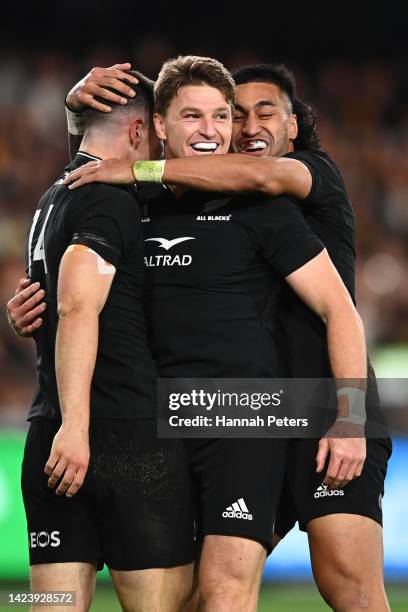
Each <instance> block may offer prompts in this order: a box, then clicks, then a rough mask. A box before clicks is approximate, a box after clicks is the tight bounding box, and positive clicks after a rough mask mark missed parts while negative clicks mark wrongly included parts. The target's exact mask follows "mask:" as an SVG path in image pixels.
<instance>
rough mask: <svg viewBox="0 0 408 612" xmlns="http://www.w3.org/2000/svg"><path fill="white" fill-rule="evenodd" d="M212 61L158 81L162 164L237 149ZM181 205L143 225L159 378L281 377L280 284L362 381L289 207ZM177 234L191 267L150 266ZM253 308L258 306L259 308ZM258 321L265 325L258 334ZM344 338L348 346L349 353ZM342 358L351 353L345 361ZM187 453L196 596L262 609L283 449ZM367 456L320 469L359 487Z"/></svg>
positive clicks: (327, 285) (169, 69) (353, 339)
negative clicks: (236, 510) (258, 476)
mask: <svg viewBox="0 0 408 612" xmlns="http://www.w3.org/2000/svg"><path fill="white" fill-rule="evenodd" d="M206 62H207V65H206V67H205V69H204V65H203V63H202V62H201V64H200V62H197V61H196V60H195V59H194V58H185V59H184V60H182V59H179V60H175V61H173V62H168V63H166V64H165V65H164V67H163V69H162V71H161V73H160V75H159V79H158V81H157V83H156V90H155V91H156V111H157V112H156V115H155V122H156V129H157V132H158V135H159V136H160V137H161V138H162V140H164V141H165V144H166V157H167V159H168V160H169V162H166V165H167V163H170V160H172V159H174V158H178V157H182V156H197V155H201V154H203V153H205V154H207V153H208V151H210V150H211V151H214V152H215V153H216V154H217V155H218V154H219V153H225V152H226V151H227V149H228V144H229V138H228V132H227V130H226V126H227V125H228V112H227V111H229V104H228V103H231V102H232V93H231V91H230V86H231V84H230V86H229V87H228V86H227V83H226V82H225V79H224V82H223V81H222V79H221V81H219V80H215V78H214V76H213V75H212V72H211V65H209V60H206ZM194 65H195V70H193V66H194ZM200 66H201V68H200ZM289 123H290V126H289V131H288V133H287V134H286V136H287V137H288V140H294V138H295V137H296V134H297V127H296V121H295V119H294V117H292V116H291V118H290V122H289ZM217 159H218V157H217ZM166 165H165V166H164V171H166ZM160 167H161V166H158V168H160ZM94 168H95V165H93V166H92V169H94ZM97 169H99V165H98V167H97ZM138 170H140V176H137V178H141V177H142V172H143V166H139V168H137V169H136V175H137V172H138ZM91 175H92V173H89V174H87V171H85V172H84V173H78V172H74V173H73V174H72V175H71V177H70V179H69V180H70V181H73V182H74V184H75V181H76V184H77V185H80V184H81V181H84V182H87V180H92V178H90V177H91ZM80 176H81V178H79V177H80ZM143 177H144V178H146V175H145V174H143ZM93 178H95V177H93ZM110 178H111V177H110ZM175 193H177V192H175ZM178 195H179V197H178V198H177V197H175V196H174V195H173V194H172V192H171V191H169V190H163V192H162V194H161V196H160V197H158V198H156V199H155V201H154V202H152V203H149V206H148V218H147V219H146V221H148V222H146V223H145V224H144V229H145V235H146V236H147V239H146V244H145V248H146V262H147V273H148V276H147V283H148V292H147V293H148V302H147V303H148V313H149V318H150V319H151V334H152V340H153V349H154V355H155V357H156V359H157V362H158V366H159V371H160V373H161V374H162V375H163V376H167V377H169V376H170V377H171V376H201V377H202V376H204V377H206V376H242V373H243V372H244V373H245V374H246V375H247V376H248V377H257V376H273V375H274V374H275V375H276V371H277V370H276V356H275V354H274V346H273V342H272V338H271V337H270V335H269V332H268V331H267V330H266V329H264V328H262V325H261V321H262V320H263V319H262V317H263V315H264V314H265V308H266V305H267V303H268V299H269V297H270V295H271V292H272V291H273V290H274V288H275V287H276V284H277V279H278V278H279V277H285V278H286V280H287V281H288V283H289V284H290V285H291V286H292V288H293V289H294V290H295V291H296V292H297V293H298V294H299V295H300V296H301V297H302V298H303V299H305V300H306V302H307V304H308V305H309V306H310V307H312V308H313V309H314V310H315V311H316V312H317V313H318V314H319V316H321V317H322V318H323V319H324V320H325V321H326V323H327V330H328V340H329V347H330V353H331V355H330V357H331V365H332V369H333V373H334V374H335V376H336V377H338V378H341V377H348V378H355V379H361V378H364V377H365V375H366V365H365V358H366V357H365V348H364V340H363V332H362V328H361V322H360V321H359V318H358V315H357V314H356V311H355V309H354V307H353V305H352V301H351V299H350V297H349V295H348V293H347V291H346V290H345V288H344V286H343V285H342V284H341V282H340V279H339V277H338V275H337V274H336V272H335V271H334V268H333V267H332V266H331V263H330V260H329V258H328V256H327V253H326V251H325V250H322V249H323V247H322V244H321V243H320V242H319V241H318V240H317V239H316V237H315V236H314V235H313V234H312V232H311V231H310V229H309V228H308V226H307V225H306V223H305V221H304V219H303V217H302V215H301V214H300V213H299V211H298V209H297V207H296V205H295V204H294V202H293V201H291V200H288V199H284V198H277V199H275V200H271V199H270V198H264V197H261V196H256V197H255V196H239V197H235V198H224V199H223V200H221V201H220V196H219V194H218V195H217V196H216V202H215V204H214V199H215V196H214V194H205V193H201V194H199V193H197V192H193V191H191V190H190V191H187V192H185V193H182V194H180V193H179V194H178ZM220 202H221V203H220ZM214 205H215V206H217V207H218V208H219V210H220V211H222V215H219V216H218V217H216V218H215V220H214V221H212V220H211V222H209V223H203V221H204V220H205V221H207V220H208V221H210V218H209V217H207V215H206V212H207V211H209V210H214ZM218 219H219V220H218ZM242 228H245V229H246V231H243V230H242ZM180 235H181V236H185V237H186V236H189V237H190V238H189V240H191V242H189V241H187V239H186V240H185V241H183V242H182V243H178V248H177V253H178V254H180V257H182V255H188V258H187V260H188V261H189V262H190V259H191V262H190V263H189V264H188V265H187V266H184V267H183V266H182V265H173V264H171V266H170V263H169V267H167V268H166V265H165V263H164V262H165V259H164V258H162V259H161V260H160V259H159V258H157V256H156V254H155V253H156V251H157V246H158V245H157V244H154V243H155V241H159V240H158V238H156V237H158V236H161V237H163V236H166V237H167V238H173V237H177V236H180ZM193 237H194V239H193ZM160 240H163V238H160ZM294 241H295V243H296V247H297V248H296V249H294V248H293V245H294ZM225 247H226V248H228V252H227V253H225V251H224V249H225ZM260 254H262V256H261V259H260V260H258V257H259V255H260ZM180 257H179V259H178V261H181V259H180ZM168 259H169V260H172V257H171V256H169V257H168ZM187 260H186V261H187ZM193 262H195V263H193ZM271 274H272V275H273V276H272V277H271ZM272 279H273V282H272V283H271V280H272ZM311 286H313V293H312V294H310V293H309V289H310V287H311ZM246 295H248V296H249V295H251V296H252V297H251V300H250V302H248V300H247V299H246V297H245V296H246ZM334 296H335V297H334ZM149 298H150V299H149ZM170 298H171V299H170ZM337 308H339V310H337ZM335 310H337V312H336V314H334V311H335ZM252 317H254V319H255V321H258V323H257V324H254V326H253V321H252ZM351 329H353V332H352V333H351V335H348V334H350V332H351ZM346 337H348V339H349V340H348V341H347V342H346V343H344V342H345V338H346ZM209 338H211V342H209ZM261 338H262V340H261ZM334 338H336V342H334ZM260 341H261V342H262V343H265V352H264V354H263V355H262V356H261V355H260V354H259V352H258V350H257V347H258V346H259V342H260ZM345 346H347V347H348V348H349V349H351V353H349V354H348V355H346V353H345V351H344V350H343V349H344V347H345ZM341 347H343V348H341ZM187 446H188V448H189V453H190V464H191V467H192V471H193V475H194V477H195V479H196V480H198V483H199V487H200V501H201V512H202V517H201V518H202V531H203V535H204V536H205V537H204V545H203V552H202V558H201V563H200V591H201V597H202V603H203V606H204V609H208V610H223V609H225V610H232V609H234V610H252V609H255V607H256V598H257V592H258V585H259V581H260V575H261V569H262V566H263V561H264V558H265V549H266V550H267V551H270V550H271V548H272V542H271V534H270V532H271V530H272V523H273V517H274V516H275V513H276V504H277V500H278V497H279V493H280V485H281V482H282V478H283V472H282V470H281V468H282V467H283V466H284V464H285V448H284V447H283V446H282V445H281V444H280V443H279V442H278V441H276V440H262V441H260V440H256V441H254V440H242V439H241V440H231V439H229V440H225V439H223V440H211V441H209V440H205V441H198V442H197V441H194V442H193V441H189V442H188V443H187ZM364 447H365V443H364V439H363V438H359V439H358V438H355V439H352V440H347V441H345V440H339V439H336V438H331V437H330V436H329V437H328V438H327V439H325V440H324V442H323V443H322V445H321V450H320V456H319V459H320V462H321V463H322V464H324V460H325V458H326V456H327V454H328V451H329V450H330V462H329V467H328V471H327V475H326V477H327V478H328V479H329V482H332V483H336V482H337V479H338V478H339V475H341V473H340V472H339V466H340V464H341V465H342V469H346V473H347V472H349V471H350V474H351V475H350V477H351V478H352V477H353V476H354V475H355V474H357V475H358V474H359V473H360V471H361V468H362V464H363V461H364ZM345 449H347V452H348V454H349V455H350V456H349V457H348V459H350V458H351V455H353V460H352V461H351V462H350V461H349V460H348V459H346V457H345V453H344V450H345ZM260 463H261V464H262V465H263V467H264V469H265V474H264V479H265V481H264V482H259V481H258V480H254V478H253V474H254V473H256V471H257V468H256V467H255V466H259V464H260ZM251 466H252V468H253V469H251ZM343 479H344V478H340V480H343ZM235 498H237V499H239V498H243V499H244V500H245V502H246V505H247V506H248V507H249V508H250V509H251V512H252V514H253V517H254V520H253V521H251V522H250V521H242V520H241V521H238V520H236V519H233V518H231V519H225V518H221V517H222V510H223V509H225V508H224V504H225V506H229V505H230V504H231V503H232V502H233V501H234V499H235ZM248 500H250V502H248ZM244 523H245V524H244ZM225 536H227V537H225ZM244 538H247V539H244ZM262 545H263V548H262Z"/></svg>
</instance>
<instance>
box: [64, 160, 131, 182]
mask: <svg viewBox="0 0 408 612" xmlns="http://www.w3.org/2000/svg"><path fill="white" fill-rule="evenodd" d="M134 182H135V177H134V175H133V170H132V166H131V165H130V164H129V162H127V161H122V160H120V159H103V160H101V161H95V162H88V163H87V164H84V165H83V166H81V167H80V168H77V170H73V171H72V172H70V173H69V174H68V176H67V177H66V178H65V180H64V185H69V189H76V188H77V187H81V186H82V185H86V184H87V183H113V184H119V185H126V184H129V183H134Z"/></svg>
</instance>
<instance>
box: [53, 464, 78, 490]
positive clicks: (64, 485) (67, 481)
mask: <svg viewBox="0 0 408 612" xmlns="http://www.w3.org/2000/svg"><path fill="white" fill-rule="evenodd" d="M76 471H77V466H76V465H68V466H67V468H66V470H65V473H64V476H63V478H62V480H61V481H60V483H59V485H58V488H57V489H56V491H55V493H56V494H57V495H64V493H65V492H66V491H67V490H68V489H69V487H70V486H71V485H72V483H73V480H74V478H75V474H76Z"/></svg>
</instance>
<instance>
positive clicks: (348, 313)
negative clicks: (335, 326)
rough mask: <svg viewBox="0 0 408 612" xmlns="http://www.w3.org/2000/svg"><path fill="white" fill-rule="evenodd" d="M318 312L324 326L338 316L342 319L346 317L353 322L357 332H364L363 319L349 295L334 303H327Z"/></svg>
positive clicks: (335, 319)
mask: <svg viewBox="0 0 408 612" xmlns="http://www.w3.org/2000/svg"><path fill="white" fill-rule="evenodd" d="M318 314H319V316H320V318H321V319H322V321H323V323H324V324H325V325H326V326H327V325H329V324H330V323H331V322H333V321H337V320H338V319H339V318H341V319H342V320H345V319H347V320H348V321H350V322H353V324H354V325H355V328H356V329H358V331H359V332H361V333H363V334H364V324H363V321H362V319H361V317H360V315H359V314H358V312H357V309H356V307H355V306H354V304H353V302H352V300H351V298H350V297H349V296H347V299H345V300H344V302H343V301H338V302H336V303H334V304H330V305H327V307H325V308H322V310H321V312H320V313H318Z"/></svg>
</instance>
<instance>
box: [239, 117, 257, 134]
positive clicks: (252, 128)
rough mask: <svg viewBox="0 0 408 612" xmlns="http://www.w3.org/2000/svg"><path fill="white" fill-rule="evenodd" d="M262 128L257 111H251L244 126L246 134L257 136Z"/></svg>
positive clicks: (243, 131) (243, 132) (243, 130)
mask: <svg viewBox="0 0 408 612" xmlns="http://www.w3.org/2000/svg"><path fill="white" fill-rule="evenodd" d="M259 130H260V126H259V122H258V118H257V116H256V114H255V113H249V114H248V116H247V117H246V120H245V123H244V125H243V127H242V134H243V135H244V136H255V135H256V134H258V132H259Z"/></svg>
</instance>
